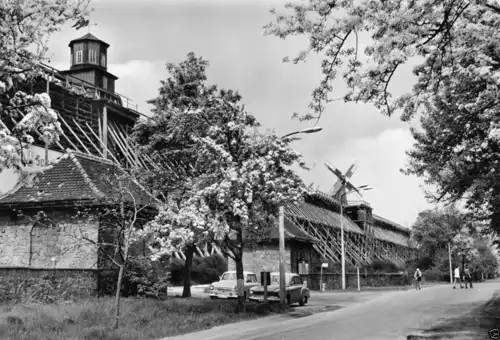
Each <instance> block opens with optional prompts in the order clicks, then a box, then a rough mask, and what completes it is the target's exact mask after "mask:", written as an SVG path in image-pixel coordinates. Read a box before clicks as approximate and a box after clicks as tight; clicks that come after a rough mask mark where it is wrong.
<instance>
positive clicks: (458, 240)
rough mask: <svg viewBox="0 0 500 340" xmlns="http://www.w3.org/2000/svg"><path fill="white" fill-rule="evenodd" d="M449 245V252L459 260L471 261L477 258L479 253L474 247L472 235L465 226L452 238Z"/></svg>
mask: <svg viewBox="0 0 500 340" xmlns="http://www.w3.org/2000/svg"><path fill="white" fill-rule="evenodd" d="M451 243H452V244H453V246H452V247H451V251H452V252H453V253H455V254H456V255H457V256H459V257H461V258H462V257H463V258H465V259H466V260H467V261H471V260H472V259H474V258H476V257H477V256H479V252H478V251H477V249H476V247H475V242H474V235H473V233H472V232H471V231H470V228H469V226H467V225H465V226H464V227H462V228H461V229H460V231H459V232H458V233H457V234H456V235H455V236H454V237H453V239H452V241H451Z"/></svg>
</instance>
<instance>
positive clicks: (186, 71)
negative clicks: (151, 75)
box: [132, 53, 253, 297]
mask: <svg viewBox="0 0 500 340" xmlns="http://www.w3.org/2000/svg"><path fill="white" fill-rule="evenodd" d="M208 66H209V63H208V61H206V60H204V59H203V58H202V57H197V56H196V55H195V54H194V53H188V55H187V58H186V60H184V61H182V62H180V63H179V64H177V65H176V64H173V63H168V64H167V66H166V68H167V71H168V72H169V75H170V76H169V78H167V80H165V81H161V87H160V89H159V95H158V97H157V98H155V99H152V100H150V101H149V103H150V104H153V105H154V109H153V112H154V114H153V116H152V117H151V119H148V120H144V121H141V122H140V123H139V124H137V125H136V127H135V128H134V132H133V134H132V142H133V143H135V144H136V145H138V146H139V148H140V150H141V152H143V153H147V154H148V155H150V156H151V158H152V159H153V160H154V161H155V162H156V163H157V164H159V165H160V167H158V168H157V169H155V170H153V171H152V172H151V173H150V174H149V179H150V187H151V188H152V189H153V190H155V191H158V192H159V193H160V195H161V196H162V197H163V200H164V201H168V204H166V205H165V206H164V209H162V212H163V213H160V215H159V217H158V218H159V220H163V222H165V223H167V220H169V221H170V222H171V223H167V224H168V225H169V226H172V228H177V227H180V226H183V227H184V228H190V227H193V228H192V229H191V230H192V234H191V236H190V238H189V242H186V243H182V244H184V245H185V251H186V261H185V271H184V290H183V293H182V296H183V297H190V296H191V279H190V277H191V266H192V259H193V256H194V252H195V246H196V244H197V243H200V242H203V241H209V240H210V237H209V235H211V234H202V233H201V230H200V228H198V227H196V226H192V225H191V222H189V221H187V220H186V221H184V220H182V221H181V220H179V219H177V218H175V214H181V215H185V213H186V211H187V210H189V209H191V204H193V202H192V201H191V200H190V197H191V196H192V179H193V178H195V177H197V176H198V174H199V173H200V172H203V171H204V170H203V169H202V168H200V167H198V166H197V163H196V159H197V152H198V150H197V149H196V143H195V142H194V141H193V139H192V137H193V136H198V137H204V136H206V135H207V134H208V132H209V130H210V129H211V128H212V127H213V126H217V125H220V124H222V122H221V121H220V117H219V116H216V115H215V116H212V115H211V114H210V112H211V110H214V109H216V108H217V107H218V106H220V105H221V102H229V103H237V102H238V101H239V100H240V99H241V97H240V96H239V95H238V94H237V93H234V92H233V91H226V90H220V91H218V89H217V87H216V86H214V85H212V86H209V85H208V84H207V76H206V73H205V72H206V69H207V68H208ZM221 100H222V101H221ZM201 112H204V113H203V114H201ZM248 119H249V121H253V118H252V117H248ZM167 197H169V198H167ZM184 200H187V201H184ZM165 203H166V202H165ZM186 209H187V210H186ZM164 232H165V233H167V234H170V232H169V231H164ZM184 241H186V240H184Z"/></svg>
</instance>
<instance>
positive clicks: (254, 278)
mask: <svg viewBox="0 0 500 340" xmlns="http://www.w3.org/2000/svg"><path fill="white" fill-rule="evenodd" d="M246 282H249V283H254V282H257V275H255V274H248V275H247V281H246Z"/></svg>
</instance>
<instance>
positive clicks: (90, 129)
mask: <svg viewBox="0 0 500 340" xmlns="http://www.w3.org/2000/svg"><path fill="white" fill-rule="evenodd" d="M85 125H86V126H87V128H88V129H89V131H90V132H91V133H92V134H93V135H94V137H95V138H96V139H97V140H98V141H99V143H100V144H101V146H102V147H103V149H104V150H107V151H109V150H108V148H107V147H105V146H104V143H103V142H102V141H101V140H100V139H99V137H97V136H96V134H95V132H94V131H92V128H91V127H90V126H89V124H88V123H87V122H85ZM109 155H110V156H111V157H113V160H114V161H115V163H116V164H120V162H118V160H117V159H116V158H115V156H113V154H112V153H111V151H109Z"/></svg>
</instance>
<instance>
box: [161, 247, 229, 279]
mask: <svg viewBox="0 0 500 340" xmlns="http://www.w3.org/2000/svg"><path fill="white" fill-rule="evenodd" d="M184 263H185V261H184V260H180V259H172V260H171V262H170V264H169V265H168V270H169V272H170V282H171V283H172V284H173V285H175V286H178V285H182V283H183V271H184ZM226 270H227V262H226V260H225V259H224V258H223V257H222V256H220V255H218V254H215V255H211V256H208V257H194V258H193V267H192V270H191V283H192V284H208V283H212V282H214V281H218V280H219V277H220V276H221V275H222V274H223V273H224V272H225V271H226Z"/></svg>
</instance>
